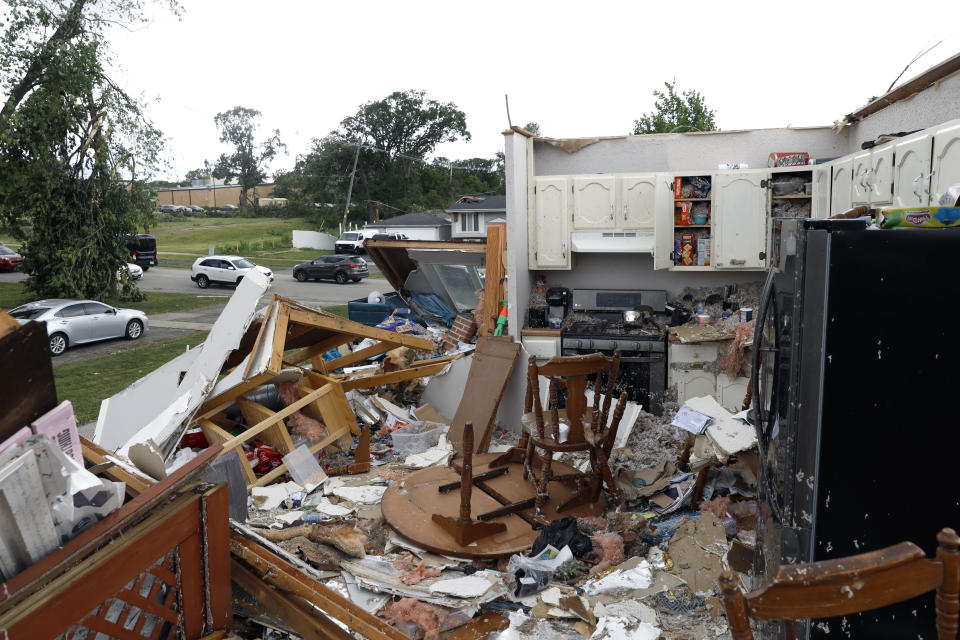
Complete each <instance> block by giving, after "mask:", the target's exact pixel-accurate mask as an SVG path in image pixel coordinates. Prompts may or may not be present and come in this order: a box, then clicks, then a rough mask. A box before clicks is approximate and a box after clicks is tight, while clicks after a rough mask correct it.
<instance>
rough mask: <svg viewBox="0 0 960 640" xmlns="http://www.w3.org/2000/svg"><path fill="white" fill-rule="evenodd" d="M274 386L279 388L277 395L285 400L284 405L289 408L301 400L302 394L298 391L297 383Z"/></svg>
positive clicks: (281, 383)
mask: <svg viewBox="0 0 960 640" xmlns="http://www.w3.org/2000/svg"><path fill="white" fill-rule="evenodd" d="M273 386H275V387H276V388H277V393H278V394H279V395H280V399H281V400H283V404H285V405H287V406H289V405H291V404H293V403H294V402H296V401H297V400H299V399H300V393H299V392H298V391H297V383H296V382H293V381H289V382H276V383H274V385H273Z"/></svg>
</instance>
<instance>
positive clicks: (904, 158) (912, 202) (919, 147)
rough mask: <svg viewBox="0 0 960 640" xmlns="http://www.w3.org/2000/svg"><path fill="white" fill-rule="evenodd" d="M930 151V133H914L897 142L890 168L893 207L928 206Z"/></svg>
mask: <svg viewBox="0 0 960 640" xmlns="http://www.w3.org/2000/svg"><path fill="white" fill-rule="evenodd" d="M932 150H933V138H932V137H931V135H930V132H929V131H921V132H919V133H915V134H913V135H911V136H907V137H905V138H901V139H900V140H899V141H898V142H897V144H896V147H895V148H894V153H895V156H896V160H895V162H894V166H893V206H894V207H904V208H906V207H925V206H927V204H929V202H930V200H929V194H928V193H927V191H926V189H927V178H929V176H930V153H931V152H932Z"/></svg>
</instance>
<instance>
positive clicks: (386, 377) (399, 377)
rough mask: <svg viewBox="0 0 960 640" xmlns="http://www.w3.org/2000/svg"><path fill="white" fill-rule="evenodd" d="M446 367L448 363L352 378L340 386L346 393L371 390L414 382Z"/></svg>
mask: <svg viewBox="0 0 960 640" xmlns="http://www.w3.org/2000/svg"><path fill="white" fill-rule="evenodd" d="M446 366H447V363H446V362H440V363H437V364H431V365H425V366H422V367H412V368H410V369H400V370H399V371H391V372H390V373H381V374H377V375H375V376H364V377H360V378H351V379H347V380H344V381H343V382H341V383H340V386H341V387H343V390H344V391H351V390H353V389H369V388H370V387H379V386H380V385H384V384H393V383H394V382H402V381H404V380H412V379H413V378H425V377H427V376H432V375H435V374H437V373H440V372H441V371H443V370H444V368H445V367H446Z"/></svg>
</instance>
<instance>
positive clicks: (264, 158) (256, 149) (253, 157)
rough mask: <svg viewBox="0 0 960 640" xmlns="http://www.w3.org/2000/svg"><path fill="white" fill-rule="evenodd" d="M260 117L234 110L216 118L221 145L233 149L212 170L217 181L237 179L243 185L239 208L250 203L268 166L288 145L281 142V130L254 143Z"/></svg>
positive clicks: (265, 174) (257, 114)
mask: <svg viewBox="0 0 960 640" xmlns="http://www.w3.org/2000/svg"><path fill="white" fill-rule="evenodd" d="M260 116H261V113H260V112H259V111H257V110H256V109H248V108H246V107H234V108H233V109H230V110H229V111H222V112H220V113H218V114H217V115H216V116H214V118H213V121H214V122H215V123H216V125H217V129H219V130H220V142H223V143H226V144H229V145H231V146H232V147H233V152H232V153H230V154H226V153H224V154H220V158H219V159H218V160H217V164H216V166H215V167H214V169H213V176H214V177H215V178H236V179H237V181H238V183H239V184H240V206H242V207H245V206H247V203H248V202H249V201H248V199H247V192H248V191H249V190H250V189H252V188H254V187H255V186H257V185H258V184H260V183H261V182H263V180H264V179H265V178H266V177H267V172H266V168H267V165H268V164H269V163H270V161H271V160H273V158H274V157H276V155H277V153H279V152H280V151H281V150H286V148H287V147H286V145H284V144H283V143H282V142H281V141H280V130H279V129H277V130H275V131H274V132H273V135H272V136H270V137H269V138H267V139H266V140H264V141H263V142H262V143H260V144H259V145H258V144H256V143H255V142H254V134H255V133H256V131H257V127H258V121H259V119H260Z"/></svg>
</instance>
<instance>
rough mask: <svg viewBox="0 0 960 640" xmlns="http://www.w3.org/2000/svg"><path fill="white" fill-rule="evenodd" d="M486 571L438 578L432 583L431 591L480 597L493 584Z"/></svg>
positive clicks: (462, 596)
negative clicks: (447, 578)
mask: <svg viewBox="0 0 960 640" xmlns="http://www.w3.org/2000/svg"><path fill="white" fill-rule="evenodd" d="M493 584H494V583H493V582H491V581H490V579H489V578H488V576H487V573H486V572H477V573H474V574H473V575H470V576H463V577H462V578H453V579H451V580H438V581H437V582H434V583H433V584H431V585H430V593H443V594H447V595H451V596H458V597H460V598H479V597H480V596H482V595H483V594H485V593H486V592H487V591H489V590H490V587H492V586H493Z"/></svg>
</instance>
